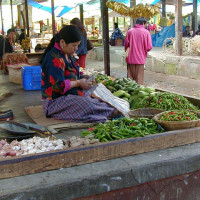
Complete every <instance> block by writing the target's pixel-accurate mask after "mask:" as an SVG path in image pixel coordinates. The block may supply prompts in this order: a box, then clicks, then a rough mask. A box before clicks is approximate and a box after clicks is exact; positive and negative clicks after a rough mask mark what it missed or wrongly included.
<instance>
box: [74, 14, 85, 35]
mask: <svg viewBox="0 0 200 200" xmlns="http://www.w3.org/2000/svg"><path fill="white" fill-rule="evenodd" d="M70 24H72V25H76V26H77V27H78V28H79V29H80V31H81V32H82V33H83V35H84V36H85V37H87V33H86V31H85V28H84V26H83V24H82V22H81V20H80V19H79V18H77V17H76V18H73V19H72V20H71V21H70Z"/></svg>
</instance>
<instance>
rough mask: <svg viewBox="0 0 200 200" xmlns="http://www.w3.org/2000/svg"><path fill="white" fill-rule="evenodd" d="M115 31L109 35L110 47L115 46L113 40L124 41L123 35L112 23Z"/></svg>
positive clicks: (116, 24)
mask: <svg viewBox="0 0 200 200" xmlns="http://www.w3.org/2000/svg"><path fill="white" fill-rule="evenodd" d="M114 26H115V30H114V32H113V33H112V35H111V38H110V45H111V46H115V40H117V39H124V35H123V34H122V32H121V30H120V29H119V28H118V23H114Z"/></svg>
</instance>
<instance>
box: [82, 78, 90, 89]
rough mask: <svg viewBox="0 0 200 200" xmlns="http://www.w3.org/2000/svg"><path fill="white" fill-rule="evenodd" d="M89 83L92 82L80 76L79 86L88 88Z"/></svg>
mask: <svg viewBox="0 0 200 200" xmlns="http://www.w3.org/2000/svg"><path fill="white" fill-rule="evenodd" d="M91 85H92V82H91V81H88V80H87V79H85V78H82V79H80V80H79V87H81V88H82V89H84V90H88V89H89V88H90V86H91Z"/></svg>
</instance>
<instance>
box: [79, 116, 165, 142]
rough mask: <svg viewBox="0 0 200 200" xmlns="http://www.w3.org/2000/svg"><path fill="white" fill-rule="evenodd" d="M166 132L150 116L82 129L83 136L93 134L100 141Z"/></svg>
mask: <svg viewBox="0 0 200 200" xmlns="http://www.w3.org/2000/svg"><path fill="white" fill-rule="evenodd" d="M159 132H164V129H163V128H161V127H160V126H159V125H158V124H157V123H156V122H155V121H154V120H152V119H148V118H138V119H129V118H122V119H117V120H113V121H108V122H106V123H105V124H102V123H100V124H98V125H97V126H96V127H91V128H89V129H88V131H82V132H81V135H82V136H83V137H85V136H88V135H92V136H93V138H95V139H98V140H99V141H100V142H107V141H112V140H119V139H126V138H131V137H144V136H146V135H150V134H155V133H159Z"/></svg>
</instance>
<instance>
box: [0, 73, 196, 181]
mask: <svg viewBox="0 0 200 200" xmlns="http://www.w3.org/2000/svg"><path fill="white" fill-rule="evenodd" d="M95 81H96V83H98V84H100V85H104V87H106V88H107V91H108V92H109V93H108V95H106V97H105V98H104V100H105V101H110V100H109V99H108V98H107V97H108V96H109V95H114V96H113V98H116V100H117V102H121V103H123V104H124V102H127V105H128V104H129V103H130V108H131V110H132V111H131V112H129V116H130V117H131V118H127V117H123V118H121V119H115V120H112V121H108V122H106V123H105V124H101V123H100V124H98V125H95V124H94V125H92V126H89V129H88V130H85V131H78V132H79V136H76V137H75V136H72V137H70V138H68V139H64V138H60V139H59V140H58V139H57V137H58V136H59V134H58V135H54V134H52V133H51V131H49V130H48V129H46V128H45V127H41V126H39V125H33V124H24V125H23V124H21V123H16V122H12V121H11V122H9V123H8V125H6V124H4V125H1V126H2V127H1V129H4V130H6V132H5V133H4V137H5V138H6V134H8V133H9V134H8V135H9V136H10V134H11V135H12V138H17V137H19V136H21V137H22V138H23V137H27V138H30V139H25V138H24V140H22V141H21V142H20V141H16V140H14V141H13V142H11V143H10V144H9V143H7V142H6V141H5V140H1V142H0V143H1V160H0V171H1V172H2V173H0V174H1V175H0V178H1V179H2V178H8V177H14V176H21V175H25V174H32V173H36V172H37V173H38V172H43V171H48V170H53V169H59V168H65V167H72V166H77V165H82V164H86V163H92V162H96V161H102V160H108V159H113V158H120V157H124V156H129V155H135V154H140V153H144V152H150V151H155V150H159V149H165V148H169V147H174V146H181V145H185V144H191V143H195V142H200V137H199V131H200V128H198V126H199V125H200V114H199V108H198V107H199V106H200V101H199V100H198V99H194V98H189V97H183V96H181V95H179V94H173V93H169V92H164V91H155V89H153V88H149V87H143V86H140V85H137V83H136V82H135V81H132V80H130V79H126V78H123V79H113V78H111V77H108V76H106V75H103V74H97V76H96V78H95ZM104 92H105V91H104ZM94 94H95V95H96V96H97V95H100V96H99V98H101V94H100V93H99V92H98V91H96V93H94ZM113 98H112V99H113ZM110 103H111V104H112V103H113V100H112V101H110ZM115 106H117V103H116V101H115ZM118 106H119V107H118ZM118 106H117V107H118V108H119V109H120V106H122V105H118ZM121 108H123V107H121ZM124 108H125V107H124ZM138 110H139V112H138ZM191 110H193V111H191ZM166 111H168V112H167V115H164V114H165V113H166ZM158 113H160V114H158ZM161 114H163V115H164V116H163V117H164V120H161V118H160V115H161ZM194 115H195V116H194ZM153 116H157V118H155V117H154V118H153V119H152V117H153ZM174 116H176V118H174ZM158 117H159V118H158ZM160 120H161V122H159V121H160ZM162 121H164V122H166V123H167V124H170V123H172V122H173V123H175V124H178V125H179V126H178V128H177V127H176V126H175V125H174V126H172V129H168V126H166V124H165V125H163V124H162ZM167 121H168V122H167ZM180 124H182V125H181V126H180ZM185 124H187V126H185ZM6 126H8V127H6ZM15 126H17V127H18V128H16V127H15ZM20 127H21V128H24V130H21V129H19V128H20ZM169 130H170V131H169ZM36 135H38V136H37V137H35V136H36ZM31 138H32V139H31ZM10 139H11V138H10ZM5 147H6V148H5Z"/></svg>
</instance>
